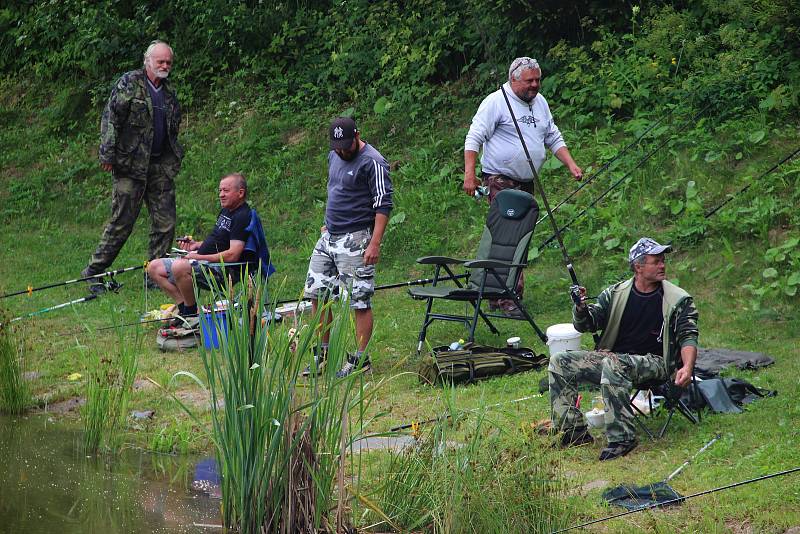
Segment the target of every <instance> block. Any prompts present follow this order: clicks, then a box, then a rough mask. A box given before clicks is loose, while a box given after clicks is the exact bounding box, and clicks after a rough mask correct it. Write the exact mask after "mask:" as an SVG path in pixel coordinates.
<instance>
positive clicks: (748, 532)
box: [725, 519, 753, 534]
mask: <svg viewBox="0 0 800 534" xmlns="http://www.w3.org/2000/svg"><path fill="white" fill-rule="evenodd" d="M725 526H726V527H728V531H729V532H732V533H733V534H752V533H753V526H752V525H751V524H750V522H749V521H747V520H744V521H737V520H734V519H731V520H728V521H725Z"/></svg>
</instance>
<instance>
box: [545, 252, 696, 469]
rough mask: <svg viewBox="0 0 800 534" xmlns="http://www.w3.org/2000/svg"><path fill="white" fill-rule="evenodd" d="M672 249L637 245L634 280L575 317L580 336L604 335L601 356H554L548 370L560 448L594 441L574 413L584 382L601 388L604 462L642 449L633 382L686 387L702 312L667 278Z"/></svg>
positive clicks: (581, 309)
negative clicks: (670, 382)
mask: <svg viewBox="0 0 800 534" xmlns="http://www.w3.org/2000/svg"><path fill="white" fill-rule="evenodd" d="M670 251H671V247H670V246H669V245H659V244H658V243H656V242H655V241H654V240H652V239H650V238H647V237H643V238H642V239H640V240H639V241H637V242H636V244H635V245H633V247H631V249H630V252H629V254H628V261H629V263H630V266H631V269H632V270H633V278H630V279H628V280H626V281H624V282H619V283H617V284H614V285H612V286H610V287H608V288H607V289H605V290H604V291H603V292H602V293H601V294H600V296H599V297H598V298H597V303H596V304H588V305H587V304H585V302H584V300H585V297H586V290H585V288H580V292H581V302H582V303H581V305H580V306H575V307H574V308H573V311H572V316H573V324H574V326H575V328H576V329H577V330H578V331H579V332H587V331H589V332H597V331H602V335H601V336H600V340H599V342H598V343H597V347H596V350H593V351H585V350H579V351H567V352H559V353H557V354H554V355H553V356H552V357H551V358H550V365H549V367H548V374H549V381H550V405H551V409H552V415H551V418H552V423H553V428H554V429H555V430H560V431H562V432H563V434H562V436H561V441H560V443H561V446H562V447H571V446H575V445H583V444H585V443H593V442H594V438H592V436H591V435H590V434H589V432H588V430H587V425H586V420H585V418H584V416H583V414H582V413H581V411H580V410H579V409H578V407H576V403H577V397H578V384H579V383H580V382H584V383H593V384H599V385H600V391H601V393H602V395H603V401H604V403H605V406H606V413H605V423H606V437H607V438H608V446H607V447H606V448H604V449H603V450H602V451H601V452H600V460H612V459H614V458H618V457H620V456H624V455H626V454H628V453H629V452H630V451H632V450H633V449H634V448H635V447H636V445H637V441H636V434H635V430H634V424H633V417H634V414H633V412H632V410H631V407H630V403H629V395H630V391H631V388H632V387H633V384H637V383H642V382H649V381H666V380H667V379H670V378H671V380H673V381H674V383H675V385H676V386H679V387H686V386H687V385H688V384H689V382H690V381H691V379H692V370H693V369H694V363H695V360H696V358H697V336H698V331H697V317H698V316H697V310H696V309H695V307H694V302H693V300H692V297H691V296H690V295H689V294H688V293H687V292H686V291H684V290H683V289H681V288H680V287H678V286H676V285H674V284H672V283H670V282H668V281H667V280H666V279H665V278H666V269H665V259H664V254H665V253H666V252H670Z"/></svg>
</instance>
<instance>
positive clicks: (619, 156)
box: [536, 107, 678, 224]
mask: <svg viewBox="0 0 800 534" xmlns="http://www.w3.org/2000/svg"><path fill="white" fill-rule="evenodd" d="M676 109H678V108H677V107H674V108H672V109H671V110H670V112H669V113H667V114H666V115H664V116H662V117H661V118H660V119H658V120H657V121H656V122H654V123H653V124H651V125H650V126H649V127H648V128H647V129H646V130H645V131H644V132H643V133H642V134H641V135H639V137H637V138H636V139H634V140H633V141H631V143H630V144H629V145H628V146H626V147H625V148H624V149H623V150H622V152H619V153H618V154H617V155H616V156H614V157H613V158H612V159H611V160H609V161H608V162H607V163H606V164H605V165H603V166H602V167H600V168H599V169H597V172H595V173H594V174H593V175H592V176H591V177H589V178H586V179H585V180H583V181H582V182H581V185H579V186H578V188H577V189H575V190H574V191H572V192H571V193H570V194H569V195H567V196H566V197H565V198H563V199H562V200H561V201H560V202H559V203H558V204H556V205H555V207H554V208H553V212H554V213H555V212H556V211H558V208H560V207H561V206H563V205H564V204H566V203H567V202H568V201H569V200H570V199H571V198H572V197H574V196H575V195H577V194H578V193H579V192H580V191H581V189H583V188H584V187H586V186H587V185H589V184H590V183H592V182H593V181H594V180H595V179H596V178H597V177H598V176H600V175H601V174H603V173H604V172H605V171H607V170H608V168H609V167H610V166H611V165H612V164H613V163H614V162H615V161H617V160H618V159H619V158H621V157H622V156H623V155H625V153H626V152H627V151H628V150H630V149H631V148H633V147H634V146H636V145H637V144H638V143H639V141H641V140H642V139H643V138H644V136H646V135H647V134H648V133H650V131H652V130H653V129H654V128H655V127H656V126H658V125H659V124H661V122H662V121H663V120H664V119H666V118H668V117H672V114H673V113H674V112H675V110H676ZM545 218H547V214H544V215H542V217H541V218H540V219H539V220H538V221H536V224H539V223H541V222H542V221H544V220H545Z"/></svg>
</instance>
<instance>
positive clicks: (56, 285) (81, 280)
mask: <svg viewBox="0 0 800 534" xmlns="http://www.w3.org/2000/svg"><path fill="white" fill-rule="evenodd" d="M145 265H147V263H144V264H142V265H136V266H135V267H125V268H124V269H116V270H113V271H107V272H104V273H100V274H93V275H91V276H84V277H83V278H75V279H74V280H66V281H64V282H56V283H54V284H48V285H45V286H41V287H32V286H30V285H29V286H28V288H27V289H23V290H22V291H15V292H14V293H6V294H5V295H2V296H0V299H4V298H6V297H14V296H17V295H23V294H25V293H27V294H28V296H30V295H31V294H32V293H34V292H35V291H42V290H43V289H51V288H54V287H61V286H67V285H70V284H76V283H78V282H86V281H88V280H93V279H95V278H102V277H104V276H108V277H113V276H114V275H115V274H121V273H126V272H129V271H136V270H139V269H144V267H145Z"/></svg>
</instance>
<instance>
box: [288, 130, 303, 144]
mask: <svg viewBox="0 0 800 534" xmlns="http://www.w3.org/2000/svg"><path fill="white" fill-rule="evenodd" d="M305 138H306V132H305V130H298V131H296V132H292V133H290V134H289V137H287V138H286V144H287V145H299V144H300V143H302V142H303V140H305Z"/></svg>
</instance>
